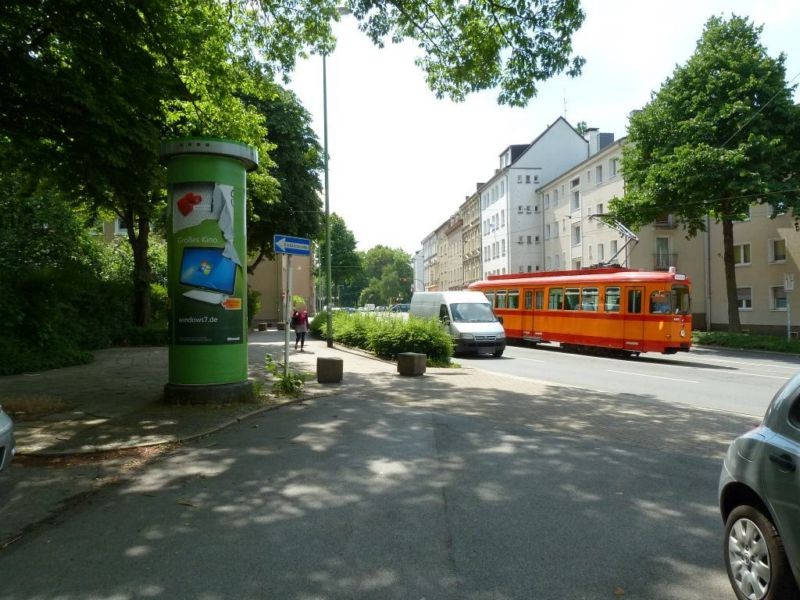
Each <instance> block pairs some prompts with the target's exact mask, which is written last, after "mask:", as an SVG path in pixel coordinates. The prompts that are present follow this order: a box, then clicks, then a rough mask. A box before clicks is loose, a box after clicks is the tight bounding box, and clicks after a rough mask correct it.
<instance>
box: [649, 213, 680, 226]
mask: <svg viewBox="0 0 800 600" xmlns="http://www.w3.org/2000/svg"><path fill="white" fill-rule="evenodd" d="M653 227H656V228H657V229H675V227H677V223H676V222H675V218H674V217H673V216H672V215H671V214H666V213H664V214H661V215H658V216H657V217H656V220H655V221H653Z"/></svg>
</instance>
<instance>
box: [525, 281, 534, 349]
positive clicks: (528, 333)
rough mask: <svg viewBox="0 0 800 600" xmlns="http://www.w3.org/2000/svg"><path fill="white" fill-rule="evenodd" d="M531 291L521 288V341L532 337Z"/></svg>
mask: <svg viewBox="0 0 800 600" xmlns="http://www.w3.org/2000/svg"><path fill="white" fill-rule="evenodd" d="M533 319H534V316H533V290H532V289H531V288H523V290H522V339H523V340H525V339H531V338H532V337H533Z"/></svg>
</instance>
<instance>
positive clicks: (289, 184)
mask: <svg viewBox="0 0 800 600" xmlns="http://www.w3.org/2000/svg"><path fill="white" fill-rule="evenodd" d="M267 87H268V88H269V89H268V92H267V93H266V94H265V95H264V97H263V98H254V99H251V100H250V102H251V103H252V104H253V106H255V107H256V108H257V109H258V111H259V113H260V114H261V115H263V117H264V120H265V122H266V123H267V127H268V133H267V135H266V139H267V140H268V142H269V143H270V144H271V146H272V150H271V151H270V158H271V159H272V163H273V165H272V166H271V167H268V168H267V169H266V170H267V172H268V173H269V174H270V175H271V176H272V177H273V178H274V180H275V181H276V183H277V185H264V186H259V185H252V180H254V179H256V176H255V175H251V177H250V178H251V186H250V188H249V190H248V196H247V197H248V203H249V205H250V211H249V218H248V228H247V246H248V251H249V253H250V255H251V256H252V257H253V262H252V263H251V265H250V270H251V271H252V270H253V269H255V267H256V266H257V265H258V263H259V262H261V260H263V259H264V258H272V257H274V255H275V249H274V248H273V247H272V242H273V239H274V235H275V234H277V233H282V234H286V235H293V236H299V237H304V238H310V239H313V240H316V239H318V238H319V236H320V225H321V210H322V203H321V201H320V197H319V192H320V190H321V185H320V181H319V172H320V170H321V169H322V148H321V147H320V145H319V142H318V141H317V138H316V135H315V134H314V131H313V130H312V129H311V116H310V115H309V113H308V111H307V110H306V109H305V108H304V107H303V106H302V105H301V104H300V101H299V100H298V99H297V97H296V96H295V95H294V93H292V92H290V91H288V90H285V89H283V88H281V87H280V86H278V85H275V84H269V85H268V86H267Z"/></svg>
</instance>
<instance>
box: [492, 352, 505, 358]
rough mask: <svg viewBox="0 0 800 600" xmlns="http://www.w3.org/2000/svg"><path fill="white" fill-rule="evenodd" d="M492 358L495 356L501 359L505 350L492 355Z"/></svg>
mask: <svg viewBox="0 0 800 600" xmlns="http://www.w3.org/2000/svg"><path fill="white" fill-rule="evenodd" d="M492 356H494V357H495V358H500V357H501V356H503V350H498V351H497V352H495V353H494V354H492Z"/></svg>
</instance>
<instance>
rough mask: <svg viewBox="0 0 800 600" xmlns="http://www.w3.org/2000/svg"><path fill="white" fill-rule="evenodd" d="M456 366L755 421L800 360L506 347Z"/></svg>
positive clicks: (727, 353)
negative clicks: (636, 394) (629, 395)
mask: <svg viewBox="0 0 800 600" xmlns="http://www.w3.org/2000/svg"><path fill="white" fill-rule="evenodd" d="M456 360H457V362H459V363H461V364H463V365H465V366H471V367H476V368H480V369H485V370H488V371H491V372H495V373H503V374H506V375H513V376H515V377H523V378H530V379H536V380H540V381H545V382H548V383H557V384H560V385H573V386H579V387H587V388H590V389H593V390H598V391H602V392H606V393H611V394H621V393H630V392H639V393H643V394H648V395H651V396H653V397H655V398H658V399H660V400H663V401H665V402H668V403H671V404H676V403H677V404H687V405H689V406H695V407H701V408H709V409H713V410H720V411H725V412H734V413H739V414H743V415H750V416H753V417H756V418H757V419H760V418H761V416H762V415H763V414H764V411H765V410H766V408H767V406H768V405H769V401H770V400H771V399H772V396H773V395H774V394H775V392H776V391H778V389H779V388H780V387H781V386H782V385H783V383H784V382H786V380H788V379H789V377H791V376H792V375H794V374H795V373H796V372H797V371H798V370H800V358H798V357H796V356H787V355H781V354H774V353H765V352H761V353H758V352H739V351H733V350H724V349H718V348H710V347H703V348H697V347H695V348H693V349H692V350H691V351H690V352H688V353H681V354H676V355H670V356H667V355H662V354H651V353H647V354H642V355H640V356H638V357H636V358H613V357H608V356H599V355H592V354H579V353H574V352H566V351H563V350H561V349H560V348H559V347H558V345H557V344H553V345H552V346H550V345H542V346H540V347H537V348H532V347H524V346H508V347H507V348H506V351H505V353H504V354H503V357H502V358H501V359H496V358H493V357H491V356H490V355H484V356H481V357H477V358H476V357H467V356H459V357H457V359H456Z"/></svg>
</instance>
